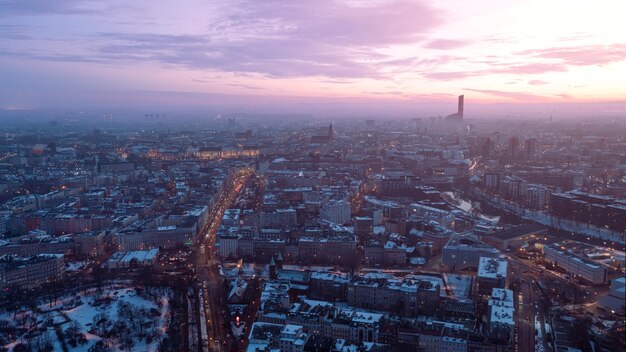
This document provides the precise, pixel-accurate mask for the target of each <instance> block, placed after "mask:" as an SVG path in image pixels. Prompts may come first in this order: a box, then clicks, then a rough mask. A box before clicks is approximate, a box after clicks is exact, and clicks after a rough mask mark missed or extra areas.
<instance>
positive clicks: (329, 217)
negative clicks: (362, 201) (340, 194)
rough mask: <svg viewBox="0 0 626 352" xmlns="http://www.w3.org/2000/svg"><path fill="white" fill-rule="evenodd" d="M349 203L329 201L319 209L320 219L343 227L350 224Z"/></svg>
mask: <svg viewBox="0 0 626 352" xmlns="http://www.w3.org/2000/svg"><path fill="white" fill-rule="evenodd" d="M350 216H351V213H350V202H348V201H346V200H343V199H341V200H330V201H328V202H324V203H323V204H322V207H321V208H320V219H322V220H326V221H330V222H332V223H335V224H338V225H343V224H347V223H349V222H350Z"/></svg>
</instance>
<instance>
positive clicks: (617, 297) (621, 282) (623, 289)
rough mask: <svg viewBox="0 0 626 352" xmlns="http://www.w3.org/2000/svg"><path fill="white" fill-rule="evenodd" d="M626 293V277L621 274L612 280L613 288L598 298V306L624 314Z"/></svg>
mask: <svg viewBox="0 0 626 352" xmlns="http://www.w3.org/2000/svg"><path fill="white" fill-rule="evenodd" d="M625 294H626V277H624V276H620V277H618V278H615V279H613V280H611V289H610V290H609V292H608V293H607V294H606V295H605V296H602V297H600V299H599V300H598V307H600V308H602V309H604V310H606V311H608V312H611V313H614V314H622V315H623V314H624V297H625Z"/></svg>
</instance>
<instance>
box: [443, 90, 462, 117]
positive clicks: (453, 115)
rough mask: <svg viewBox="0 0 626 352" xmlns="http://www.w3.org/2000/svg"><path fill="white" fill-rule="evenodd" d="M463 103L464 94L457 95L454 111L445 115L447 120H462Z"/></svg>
mask: <svg viewBox="0 0 626 352" xmlns="http://www.w3.org/2000/svg"><path fill="white" fill-rule="evenodd" d="M464 104H465V96H464V95H459V103H458V107H457V111H456V113H454V114H452V115H448V116H446V120H447V121H455V122H460V121H463V106H464Z"/></svg>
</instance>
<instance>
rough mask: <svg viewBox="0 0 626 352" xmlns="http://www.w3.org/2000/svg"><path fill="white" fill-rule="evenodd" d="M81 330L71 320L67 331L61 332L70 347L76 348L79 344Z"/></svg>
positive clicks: (75, 321) (76, 323)
mask: <svg viewBox="0 0 626 352" xmlns="http://www.w3.org/2000/svg"><path fill="white" fill-rule="evenodd" d="M82 329H83V328H82V326H81V325H80V323H79V322H78V321H77V320H72V321H71V322H70V323H69V326H68V327H67V329H65V331H64V332H63V335H65V337H66V338H67V342H68V343H69V344H70V345H71V346H72V347H76V346H77V345H78V344H79V342H80V340H81V336H82V335H83V334H82Z"/></svg>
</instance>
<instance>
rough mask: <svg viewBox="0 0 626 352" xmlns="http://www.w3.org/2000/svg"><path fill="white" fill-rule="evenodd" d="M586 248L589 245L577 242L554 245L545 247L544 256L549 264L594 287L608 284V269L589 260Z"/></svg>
mask: <svg viewBox="0 0 626 352" xmlns="http://www.w3.org/2000/svg"><path fill="white" fill-rule="evenodd" d="M585 247H588V245H586V244H583V243H580V242H576V241H563V242H558V243H552V244H550V245H545V246H544V247H543V255H544V259H545V260H547V261H548V262H551V263H555V264H556V265H558V266H559V267H561V268H562V269H564V270H565V271H567V272H568V273H570V274H571V275H574V276H578V277H581V278H582V279H584V280H586V281H588V282H590V283H592V284H594V285H599V284H606V283H608V282H609V276H608V274H609V273H608V271H609V270H608V267H606V266H605V265H603V264H600V263H598V262H595V261H592V260H590V259H588V258H587V257H586V256H585V253H584V250H585Z"/></svg>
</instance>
